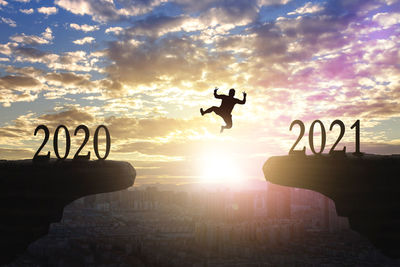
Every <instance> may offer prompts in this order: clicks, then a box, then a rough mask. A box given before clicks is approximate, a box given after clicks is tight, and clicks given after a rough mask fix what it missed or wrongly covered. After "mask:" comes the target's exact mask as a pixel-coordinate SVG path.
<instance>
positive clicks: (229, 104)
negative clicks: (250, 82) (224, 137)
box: [200, 88, 246, 133]
mask: <svg viewBox="0 0 400 267" xmlns="http://www.w3.org/2000/svg"><path fill="white" fill-rule="evenodd" d="M217 91H218V88H215V90H214V97H215V98H218V99H222V103H221V106H219V107H216V106H213V107H211V108H209V109H206V110H203V108H201V109H200V113H201V115H202V116H204V114H207V113H211V112H215V113H216V114H217V115H219V116H221V117H222V118H223V119H224V121H225V124H226V125H225V126H221V131H220V132H221V133H222V132H223V131H224V129H230V128H232V114H231V113H232V110H233V107H234V106H235V104H240V105H243V104H245V103H246V93H245V92H243V100H239V99H237V98H234V97H233V96H234V95H235V89H233V88H232V89H230V90H229V95H219V94H217Z"/></svg>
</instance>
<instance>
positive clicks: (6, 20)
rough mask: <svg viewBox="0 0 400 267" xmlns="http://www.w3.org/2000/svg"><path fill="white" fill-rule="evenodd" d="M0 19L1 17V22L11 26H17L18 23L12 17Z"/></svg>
mask: <svg viewBox="0 0 400 267" xmlns="http://www.w3.org/2000/svg"><path fill="white" fill-rule="evenodd" d="M0 19H1V22H3V23H5V24H7V25H8V26H10V27H17V23H16V22H15V21H14V20H12V19H10V18H4V17H0Z"/></svg>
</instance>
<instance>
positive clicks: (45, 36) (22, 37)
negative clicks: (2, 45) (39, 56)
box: [10, 27, 54, 45]
mask: <svg viewBox="0 0 400 267" xmlns="http://www.w3.org/2000/svg"><path fill="white" fill-rule="evenodd" d="M53 38H54V36H53V31H52V30H51V28H50V27H47V28H46V30H45V31H44V32H43V33H42V34H41V36H37V35H26V34H24V33H22V34H17V35H13V36H11V37H10V39H11V40H12V41H14V42H16V43H20V44H23V45H42V44H49V43H50V41H51V40H53Z"/></svg>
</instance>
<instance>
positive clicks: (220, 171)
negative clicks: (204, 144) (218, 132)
mask: <svg viewBox="0 0 400 267" xmlns="http://www.w3.org/2000/svg"><path fill="white" fill-rule="evenodd" d="M198 166H199V172H200V180H201V181H202V182H205V183H225V182H226V183H232V182H238V181H241V180H243V179H244V177H243V172H242V166H241V163H240V160H239V158H238V157H235V156H233V155H232V154H231V153H227V152H220V151H215V150H214V151H213V150H211V151H209V153H207V154H204V155H202V157H201V158H200V162H199V164H198Z"/></svg>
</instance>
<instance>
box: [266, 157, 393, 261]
mask: <svg viewBox="0 0 400 267" xmlns="http://www.w3.org/2000/svg"><path fill="white" fill-rule="evenodd" d="M263 171H264V175H265V178H266V179H267V181H269V182H272V183H275V184H279V185H285V186H291V187H299V188H305V189H311V190H314V191H317V192H320V193H322V194H324V195H326V196H327V197H329V198H331V199H332V200H333V201H334V202H335V204H336V211H337V214H338V215H339V216H346V217H348V218H349V222H350V226H351V228H352V229H353V230H355V231H357V232H359V233H361V234H362V235H364V236H366V237H367V238H369V239H370V241H371V242H372V243H373V244H374V245H375V246H376V247H377V248H378V249H380V250H381V251H382V252H383V253H384V254H385V255H387V256H390V257H393V258H399V257H400V155H391V156H382V155H368V154H367V155H364V156H362V157H355V156H353V155H351V154H346V156H345V157H331V156H328V155H323V156H279V157H271V158H270V159H268V160H267V162H266V163H265V164H264V167H263Z"/></svg>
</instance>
